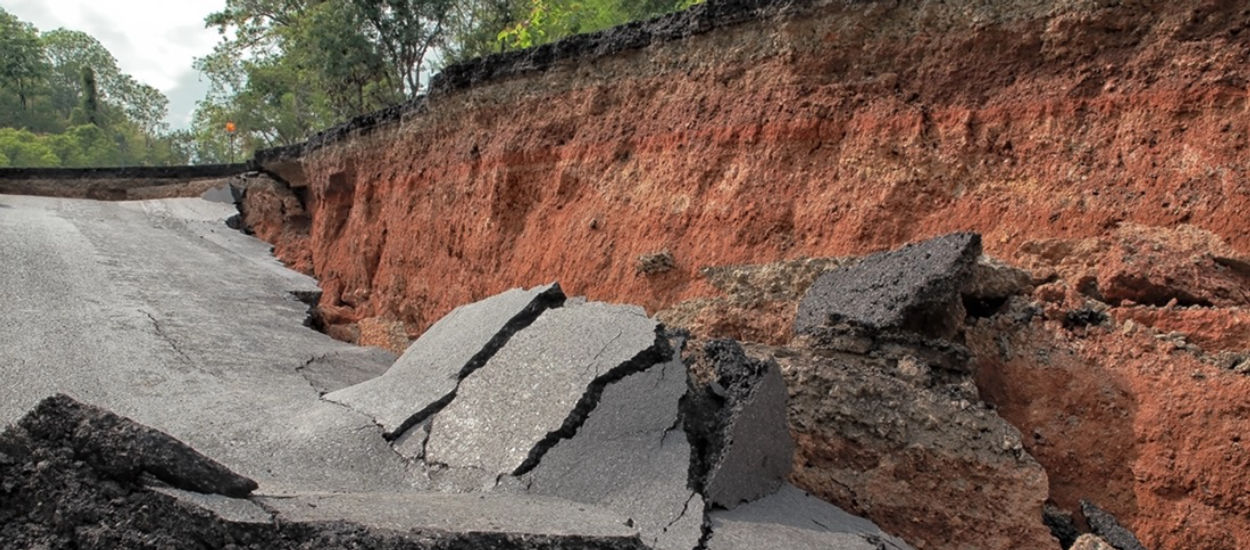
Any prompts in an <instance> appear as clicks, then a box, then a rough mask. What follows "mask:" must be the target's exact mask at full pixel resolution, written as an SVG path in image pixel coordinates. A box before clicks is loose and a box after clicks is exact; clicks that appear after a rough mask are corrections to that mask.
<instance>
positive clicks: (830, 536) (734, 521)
mask: <svg viewBox="0 0 1250 550" xmlns="http://www.w3.org/2000/svg"><path fill="white" fill-rule="evenodd" d="M708 518H709V520H710V521H711V524H712V536H711V538H710V539H709V540H708V543H707V548H708V550H754V549H757V548H786V549H787V550H805V549H813V550H815V549H821V550H826V549H836V550H910V549H911V547H910V546H908V545H907V543H905V542H903V541H902V540H900V539H898V538H896V537H893V536H890V535H888V534H886V533H885V532H883V531H882V530H881V529H880V528H878V527H877V526H876V525H875V524H873V523H872V522H871V521H868V520H866V519H864V518H860V517H856V516H852V515H850V514H848V513H846V512H844V511H842V510H841V509H840V508H838V507H837V506H834V505H832V504H829V503H827V502H825V501H823V500H820V499H817V498H815V497H812V496H810V495H808V494H806V493H804V492H803V491H801V490H799V489H797V488H795V487H794V486H792V485H788V484H787V485H783V486H782V487H781V489H780V490H778V491H777V492H776V493H774V494H772V495H770V496H768V497H765V498H762V499H760V500H757V501H754V502H751V503H748V504H743V505H742V506H739V507H737V508H734V509H733V510H715V511H713V512H711V513H710V514H708Z"/></svg>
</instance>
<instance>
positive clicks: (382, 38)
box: [351, 0, 454, 97]
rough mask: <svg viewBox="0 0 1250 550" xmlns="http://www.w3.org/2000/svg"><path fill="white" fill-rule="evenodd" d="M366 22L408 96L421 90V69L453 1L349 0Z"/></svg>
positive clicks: (443, 26)
mask: <svg viewBox="0 0 1250 550" xmlns="http://www.w3.org/2000/svg"><path fill="white" fill-rule="evenodd" d="M351 4H352V5H353V6H354V7H355V8H356V10H358V11H359V12H360V13H361V15H363V16H364V20H365V21H366V22H367V23H368V25H369V27H368V28H369V31H370V32H369V38H371V39H372V40H373V41H374V42H375V43H377V45H378V48H379V49H380V50H381V51H382V52H383V53H384V55H385V58H386V60H387V61H388V62H389V63H390V70H391V72H392V73H393V74H394V75H396V76H398V77H399V78H400V79H401V81H402V86H403V91H404V92H405V93H406V94H407V95H408V96H409V97H412V96H415V95H417V94H418V93H419V92H420V91H421V89H422V84H421V82H422V76H423V70H424V69H425V68H426V63H427V58H428V56H429V55H430V52H431V50H433V49H434V47H435V46H436V45H437V44H438V41H439V40H440V39H441V38H442V36H443V32H444V29H445V28H446V26H447V24H448V18H449V16H450V14H451V10H452V6H453V5H454V2H453V1H452V0H351Z"/></svg>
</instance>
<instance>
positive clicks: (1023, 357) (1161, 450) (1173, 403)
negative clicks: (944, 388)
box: [972, 321, 1250, 550]
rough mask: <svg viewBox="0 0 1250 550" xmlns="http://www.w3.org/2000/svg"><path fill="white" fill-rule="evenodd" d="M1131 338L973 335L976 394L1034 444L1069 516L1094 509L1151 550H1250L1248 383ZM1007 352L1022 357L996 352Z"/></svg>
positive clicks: (1111, 334)
mask: <svg viewBox="0 0 1250 550" xmlns="http://www.w3.org/2000/svg"><path fill="white" fill-rule="evenodd" d="M1129 327H1130V328H1129V329H1128V330H1124V329H1123V325H1121V326H1114V325H1113V326H1110V327H1094V328H1090V329H1088V330H1085V329H1078V330H1076V331H1067V330H1065V329H1063V328H1062V327H1061V326H1060V323H1059V322H1056V321H1048V322H1046V323H1045V324H1044V325H1039V324H1034V325H1032V326H1030V327H1029V328H1026V329H1020V330H997V329H995V328H990V327H982V330H983V332H978V331H976V330H974V331H973V333H972V334H973V337H972V343H973V347H974V349H977V351H978V357H979V358H980V360H981V364H980V365H979V366H978V370H977V372H978V377H979V380H978V386H979V387H980V388H981V390H982V395H983V397H984V398H985V399H986V400H987V401H989V402H991V403H994V404H995V405H997V408H998V411H999V414H1001V415H1002V416H1003V417H1004V418H1005V419H1007V420H1008V421H1009V422H1011V423H1012V424H1013V425H1014V426H1016V427H1017V428H1019V429H1020V431H1021V432H1022V433H1023V434H1024V436H1025V437H1024V443H1025V449H1026V450H1028V451H1029V453H1030V454H1032V455H1033V456H1034V457H1035V458H1036V459H1037V461H1038V462H1040V463H1041V464H1042V465H1043V466H1044V467H1045V468H1046V471H1047V474H1048V476H1049V479H1050V495H1051V498H1052V499H1053V500H1054V501H1055V502H1056V503H1057V504H1058V505H1059V506H1061V507H1063V508H1066V509H1068V510H1072V509H1075V508H1077V507H1078V502H1079V501H1080V499H1089V500H1091V501H1093V502H1095V503H1096V504H1098V505H1099V506H1101V507H1103V508H1105V509H1107V510H1109V511H1112V512H1113V513H1114V514H1116V515H1117V516H1118V517H1119V518H1120V520H1121V521H1122V522H1123V523H1125V525H1127V526H1129V527H1130V528H1131V529H1133V530H1134V531H1135V532H1136V534H1137V536H1138V537H1139V538H1140V539H1141V540H1142V542H1143V543H1144V544H1145V545H1146V547H1147V548H1159V549H1190V548H1200V549H1217V548H1218V549H1226V550H1235V549H1239V548H1246V547H1247V546H1248V545H1250V449H1248V448H1247V445H1248V444H1247V443H1246V442H1243V438H1245V437H1247V435H1246V426H1247V425H1250V401H1248V400H1247V399H1246V396H1247V395H1250V376H1246V375H1245V374H1240V373H1236V372H1233V371H1231V370H1228V369H1225V368H1221V367H1219V366H1216V365H1212V364H1211V363H1210V362H1207V361H1203V360H1201V358H1200V354H1196V353H1193V352H1191V351H1187V350H1185V349H1183V348H1180V347H1178V346H1177V345H1176V344H1175V343H1173V342H1172V341H1169V340H1166V339H1164V340H1161V339H1157V338H1155V337H1154V334H1153V333H1151V332H1150V331H1146V330H1133V329H1132V328H1131V325H1129ZM1000 328H1001V327H1000ZM1001 349H1011V350H1017V352H1016V353H1014V354H1011V357H1010V358H1005V357H1003V356H1001V355H999V354H998V353H996V352H994V351H990V350H1001Z"/></svg>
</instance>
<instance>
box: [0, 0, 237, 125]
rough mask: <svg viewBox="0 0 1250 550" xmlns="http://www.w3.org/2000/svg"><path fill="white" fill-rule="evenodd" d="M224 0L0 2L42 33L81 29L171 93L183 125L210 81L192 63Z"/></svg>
mask: <svg viewBox="0 0 1250 550" xmlns="http://www.w3.org/2000/svg"><path fill="white" fill-rule="evenodd" d="M225 5H226V2H225V0H0V7H3V8H4V9H5V10H7V11H8V12H9V13H11V14H13V15H15V16H17V17H18V18H19V19H21V20H23V21H27V22H30V23H33V24H34V25H35V26H36V27H38V28H39V31H40V32H43V31H50V30H53V29H56V28H60V27H64V28H67V29H72V30H78V31H83V32H85V33H87V34H90V35H91V36H94V37H95V38H96V40H99V41H100V43H101V44H104V47H105V48H108V50H109V51H110V52H112V54H113V57H116V58H117V64H118V66H119V67H121V70H122V72H125V73H128V74H130V75H131V76H133V77H135V79H136V80H138V81H140V82H143V83H145V84H148V85H151V86H153V87H155V88H157V89H158V90H160V91H162V92H164V93H165V96H166V97H168V98H169V117H168V119H167V120H168V121H169V125H170V127H171V128H175V129H177V128H185V127H186V126H188V125H189V124H190V122H191V113H192V112H193V111H195V102H196V101H197V100H199V99H202V98H203V97H204V93H205V92H207V91H208V82H207V81H206V80H205V79H204V78H203V77H202V76H201V75H200V74H199V72H198V71H196V70H195V69H193V68H191V62H192V60H193V59H194V58H196V57H198V56H202V55H205V54H207V53H209V52H211V51H212V50H213V45H214V44H216V43H217V41H218V39H219V35H218V34H217V31H216V30H215V29H206V28H204V17H205V16H207V15H208V14H210V13H212V12H214V11H218V10H220V9H222V8H223V7H225Z"/></svg>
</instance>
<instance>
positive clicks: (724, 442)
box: [683, 340, 794, 508]
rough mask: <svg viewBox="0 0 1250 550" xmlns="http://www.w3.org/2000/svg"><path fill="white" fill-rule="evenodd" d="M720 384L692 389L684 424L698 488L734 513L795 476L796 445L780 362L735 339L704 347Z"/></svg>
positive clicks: (706, 356) (712, 342) (715, 383)
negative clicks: (753, 351)
mask: <svg viewBox="0 0 1250 550" xmlns="http://www.w3.org/2000/svg"><path fill="white" fill-rule="evenodd" d="M703 357H704V358H705V359H706V361H708V362H709V363H710V366H711V367H712V368H713V372H714V373H715V379H714V380H713V381H712V382H711V383H710V384H709V385H707V386H705V387H701V388H696V389H692V391H691V392H690V394H689V395H687V397H686V400H685V402H684V404H683V406H684V409H685V416H684V423H685V427H686V430H687V431H688V432H689V433H691V435H692V441H694V442H695V445H696V448H697V450H698V456H697V458H696V460H695V461H694V468H693V472H692V473H693V475H694V477H695V484H696V486H699V487H701V488H702V490H703V495H704V497H705V498H706V499H707V501H708V502H709V503H711V504H715V505H717V506H720V507H724V508H733V507H735V506H737V505H739V504H741V503H743V502H749V501H752V500H755V499H757V498H761V497H764V496H766V495H769V494H771V493H773V492H774V491H776V490H777V488H778V487H780V486H781V484H782V482H783V480H784V479H785V478H786V476H787V475H788V474H789V473H790V468H791V464H792V461H793V458H794V441H793V439H792V438H791V437H790V431H789V428H788V424H787V423H786V398H787V392H786V386H785V381H784V380H782V378H781V371H780V369H779V368H778V367H777V364H776V363H773V362H766V361H760V360H758V359H754V358H751V357H748V356H747V355H746V354H745V353H744V352H743V350H742V346H741V345H739V344H738V343H737V342H735V341H733V340H714V341H710V342H707V343H706V344H705V345H704V347H703Z"/></svg>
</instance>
